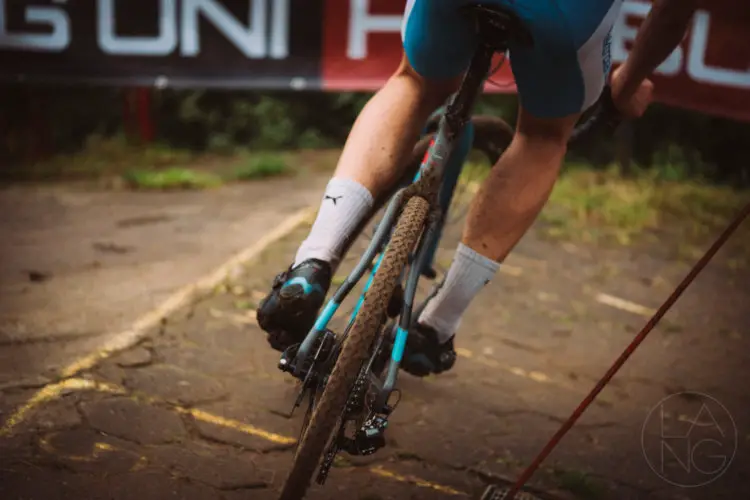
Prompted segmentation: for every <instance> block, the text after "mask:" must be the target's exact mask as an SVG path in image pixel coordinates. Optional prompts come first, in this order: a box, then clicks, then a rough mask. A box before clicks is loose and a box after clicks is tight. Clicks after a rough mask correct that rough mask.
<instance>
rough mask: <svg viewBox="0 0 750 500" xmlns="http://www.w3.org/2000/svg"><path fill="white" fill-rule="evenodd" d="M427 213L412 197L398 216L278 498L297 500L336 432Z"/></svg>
mask: <svg viewBox="0 0 750 500" xmlns="http://www.w3.org/2000/svg"><path fill="white" fill-rule="evenodd" d="M428 210H429V204H428V203H427V201H426V200H425V199H424V198H421V197H419V196H414V197H412V198H411V199H409V201H408V202H407V203H406V206H405V207H404V209H403V211H402V213H401V215H400V216H399V220H398V223H397V224H396V228H395V230H394V232H393V236H392V237H391V239H390V242H389V244H388V246H387V248H386V250H385V255H384V256H383V260H382V262H381V263H380V267H379V268H378V271H377V273H376V274H375V277H374V279H373V281H372V284H371V286H370V289H369V290H368V292H367V294H366V295H365V300H364V303H363V304H362V308H361V312H360V313H359V315H358V316H357V317H356V319H355V321H354V325H352V329H351V331H350V333H349V335H348V336H347V338H346V340H345V341H344V344H343V346H342V348H341V353H340V354H339V357H338V359H337V361H336V364H335V366H334V367H333V370H332V371H331V374H330V376H329V378H328V382H327V383H326V386H325V389H324V390H323V392H322V394H321V395H320V398H319V399H318V402H317V405H316V406H315V409H314V410H313V414H312V417H311V418H310V422H309V423H308V425H307V429H306V430H305V433H304V435H303V436H302V437H301V438H300V442H299V445H298V446H297V450H296V452H295V455H294V461H293V463H292V468H291V470H290V472H289V474H288V475H287V478H286V480H285V481H284V486H283V488H282V491H281V495H280V497H279V500H300V499H302V497H303V496H304V494H305V493H306V492H307V489H308V488H309V486H310V482H311V480H312V477H313V475H314V474H315V472H316V470H317V469H318V465H319V463H320V461H321V457H322V455H323V454H324V452H325V450H326V446H327V445H328V443H329V441H330V440H331V436H332V435H333V432H334V431H335V430H337V423H338V422H339V419H340V417H341V414H342V413H343V411H344V407H345V405H346V401H347V398H348V397H349V393H350V392H351V390H352V387H353V386H354V382H355V381H356V379H357V375H358V374H359V372H360V369H361V367H362V364H363V363H364V362H366V361H367V359H368V358H369V355H370V348H371V346H372V345H373V342H374V339H375V335H376V334H377V332H378V330H379V328H380V326H381V322H382V320H383V318H384V317H385V311H386V308H387V307H388V302H389V300H390V297H391V295H392V293H393V290H394V288H395V287H396V285H397V283H398V280H399V277H400V276H401V272H402V270H403V269H404V267H405V266H406V265H407V263H408V258H409V254H410V252H411V251H412V250H413V249H414V248H415V246H416V243H417V241H418V240H419V238H420V236H421V234H422V230H423V228H424V224H425V221H426V219H427V213H428Z"/></svg>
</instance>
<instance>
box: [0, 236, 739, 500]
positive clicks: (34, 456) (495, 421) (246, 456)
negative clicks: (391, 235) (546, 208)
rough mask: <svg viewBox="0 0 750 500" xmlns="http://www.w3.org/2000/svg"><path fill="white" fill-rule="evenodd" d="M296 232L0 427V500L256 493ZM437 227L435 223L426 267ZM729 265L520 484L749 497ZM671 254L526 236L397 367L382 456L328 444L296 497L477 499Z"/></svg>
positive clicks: (589, 380)
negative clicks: (313, 476)
mask: <svg viewBox="0 0 750 500" xmlns="http://www.w3.org/2000/svg"><path fill="white" fill-rule="evenodd" d="M306 230H307V228H306V227H302V228H300V229H299V230H297V231H296V232H294V233H293V234H291V235H290V236H289V237H288V238H286V239H284V240H283V241H281V242H279V243H277V244H275V245H274V246H273V247H272V248H269V249H268V250H267V251H266V252H265V253H264V254H263V255H262V256H260V257H259V258H258V259H256V260H255V261H253V262H252V263H250V264H249V265H248V266H247V269H246V273H245V274H244V275H243V276H241V277H238V278H236V279H235V280H233V281H232V282H230V283H227V284H226V285H223V286H221V287H218V288H217V289H216V290H215V293H214V294H213V295H211V296H210V297H207V298H205V299H204V300H201V301H200V302H198V303H196V304H194V305H193V306H192V307H191V308H189V309H188V310H185V311H182V312H180V313H179V314H177V315H175V316H174V317H171V318H169V320H168V321H166V322H165V323H164V324H163V325H162V326H161V328H160V329H159V330H158V331H155V332H154V333H153V335H150V336H149V337H148V338H146V339H144V340H143V341H142V342H141V343H139V344H138V345H136V346H134V347H133V348H131V349H129V350H127V351H125V352H122V353H120V354H118V355H116V356H114V357H112V358H109V359H107V360H105V361H103V362H102V363H100V364H99V365H98V366H97V367H96V368H94V369H92V370H89V371H87V372H85V373H82V374H79V375H78V376H76V377H74V378H72V379H69V380H67V381H63V382H61V383H59V384H57V385H55V386H52V387H48V388H47V390H46V392H45V393H44V395H43V396H41V397H39V401H37V404H35V405H34V407H33V408H29V410H28V412H26V413H24V414H23V418H20V419H19V420H18V422H16V423H14V425H13V427H12V429H10V430H9V431H8V432H6V433H5V435H4V436H2V437H0V498H3V499H13V500H16V499H18V500H20V499H33V500H37V499H38V500H53V499H68V498H71V499H72V498H76V499H79V498H87V499H138V500H151V499H167V498H179V499H201V500H203V499H208V500H212V499H223V500H234V499H259V500H262V499H272V498H275V494H276V492H277V488H278V487H279V486H280V481H281V480H282V479H283V477H284V475H285V473H286V470H287V468H288V466H289V464H290V460H291V458H292V450H293V446H294V441H295V439H296V437H297V435H298V431H299V426H300V422H301V417H302V411H298V412H297V413H296V414H295V415H294V416H292V417H291V418H289V417H288V416H287V413H288V412H289V410H290V409H291V407H292V402H293V400H294V398H295V396H296V384H295V383H294V382H293V380H292V379H291V378H290V377H289V376H287V375H284V374H283V373H281V372H280V371H279V370H278V369H277V368H276V363H277V361H278V355H277V354H276V353H275V352H273V351H271V350H270V349H269V348H268V347H267V345H266V343H265V339H264V338H263V335H262V332H260V330H259V329H258V327H257V326H256V324H255V312H254V308H255V307H256V305H257V303H258V301H259V299H260V298H261V297H262V295H263V294H264V293H265V291H266V289H267V287H268V286H269V284H270V281H271V279H272V278H273V276H274V275H275V273H276V272H278V271H280V270H282V269H283V268H285V267H286V266H287V264H288V262H289V260H290V259H291V258H292V255H293V253H294V251H295V249H296V246H297V244H298V243H299V241H300V240H301V238H302V237H303V236H304V234H305V232H306ZM459 231H460V228H458V227H450V228H449V229H448V231H447V232H446V235H445V237H444V240H443V248H442V249H441V252H440V254H439V257H438V262H439V264H440V265H441V267H442V268H444V267H445V266H446V265H447V264H448V263H449V262H450V257H451V253H452V249H453V248H454V247H455V243H456V241H457V239H458V237H459ZM363 245H364V242H363V241H359V242H358V243H357V244H356V245H355V246H354V248H353V250H352V251H351V252H350V255H349V257H348V258H347V260H346V261H345V263H344V265H343V266H342V270H341V273H342V274H343V273H344V272H345V271H346V270H347V269H349V268H351V266H353V264H354V257H355V256H357V255H359V251H360V250H361V249H362V248H363ZM729 257H730V256H729V255H725V254H724V253H722V254H719V255H718V256H717V258H716V259H715V261H714V262H712V263H711V264H710V265H709V266H708V268H707V269H706V270H705V271H704V273H703V274H702V275H701V276H700V277H699V278H698V279H697V280H696V282H695V283H694V284H693V285H692V286H691V287H690V288H689V289H688V290H687V291H686V292H685V294H684V295H683V296H682V298H681V299H680V300H679V301H678V302H677V304H676V305H675V307H674V308H673V309H672V310H671V311H670V312H669V313H668V314H667V316H666V317H665V318H664V320H663V321H662V322H661V323H660V324H659V325H658V326H657V327H656V329H655V330H654V331H653V333H652V334H651V336H650V337H649V338H648V339H647V340H646V342H645V343H644V344H643V345H642V346H641V348H640V349H639V350H638V351H637V352H636V353H635V354H634V355H633V356H632V358H631V359H630V360H629V361H628V362H627V363H626V365H625V367H624V368H623V369H622V370H621V371H620V372H619V373H618V375H617V376H616V377H615V379H614V380H613V381H612V383H611V384H610V385H609V386H608V387H607V388H605V389H604V391H603V392H602V393H601V395H600V396H599V397H598V398H597V399H596V401H595V402H594V404H593V405H592V406H591V407H590V409H589V410H588V411H587V412H586V413H585V414H584V415H583V417H582V418H581V420H580V421H579V423H578V424H577V425H576V426H575V427H574V428H573V429H572V430H571V431H570V432H569V434H568V435H567V436H566V437H565V438H564V439H563V441H562V443H561V444H560V445H559V446H558V448H557V449H556V450H555V451H554V452H553V453H552V454H551V456H550V457H549V458H548V460H547V461H546V462H545V463H544V464H543V467H542V468H541V470H540V471H539V472H538V473H537V474H535V475H534V477H533V478H532V481H531V482H530V484H531V485H532V486H533V487H535V488H537V492H538V494H539V495H540V496H546V497H547V498H580V499H600V498H601V499H624V500H629V499H633V500H635V499H638V500H641V499H654V500H684V499H691V500H695V499H729V498H732V499H735V498H749V497H750V481H748V479H749V478H748V476H749V475H750V453H749V452H748V446H749V445H750V395H749V394H748V391H747V385H746V381H747V380H748V375H749V374H750V368H749V367H750V321H748V319H750V317H749V315H750V310H749V309H748V307H747V304H748V296H749V295H750V290H748V289H747V287H746V284H747V279H748V276H749V275H750V273H749V272H748V271H747V270H736V269H730V268H729V267H728V266H727V265H726V262H727V261H728V259H729ZM690 264H691V263H690V262H685V261H680V260H675V259H672V258H668V257H665V255H664V254H663V253H659V252H656V251H648V249H617V248H597V247H594V246H591V245H589V246H586V245H575V244H572V243H560V242H553V241H548V240H546V239H544V238H542V237H541V236H539V235H538V234H537V233H536V232H532V233H530V234H529V235H528V236H527V237H526V238H524V240H523V241H522V242H521V244H520V245H519V246H518V248H517V249H516V251H515V252H514V253H513V255H512V256H511V257H510V258H509V259H508V260H507V262H506V263H505V265H504V266H503V267H502V269H501V272H500V273H499V275H498V277H497V278H496V279H495V280H494V281H493V282H492V283H491V284H490V285H489V286H488V287H487V288H486V289H485V290H484V291H483V292H482V293H481V294H480V296H479V297H478V299H477V301H476V302H475V304H474V305H473V306H472V308H471V309H470V311H469V313H468V314H467V317H466V318H465V320H464V323H463V325H462V327H461V330H460V332H459V334H458V337H457V348H458V351H459V361H458V363H457V365H456V367H455V369H454V370H453V371H451V372H449V373H446V374H444V375H441V376H439V377H430V378H427V379H423V380H421V379H416V378H413V377H410V376H409V375H407V374H403V375H402V376H401V377H400V379H399V383H400V389H401V391H402V394H401V396H402V398H401V401H400V403H399V406H398V408H397V409H396V411H395V412H394V415H393V417H392V419H391V426H390V428H389V430H388V433H387V441H388V445H387V447H386V448H384V449H382V450H380V451H379V452H378V453H376V454H375V455H373V456H371V457H367V458H361V457H360V458H354V457H349V456H346V455H342V456H341V457H340V459H339V460H337V462H336V464H335V468H334V469H333V471H332V472H331V475H330V476H329V479H328V482H327V484H326V485H325V486H323V487H319V486H316V487H314V488H312V490H311V491H310V493H309V495H308V498H311V499H328V498H339V497H341V498H353V499H362V500H365V499H368V500H377V499H391V498H392V499H448V498H478V495H479V494H480V493H481V492H482V490H483V489H484V487H485V486H486V485H487V484H489V483H499V484H507V481H508V480H511V479H513V478H515V477H517V475H518V474H519V473H520V471H521V470H522V469H523V468H524V467H525V466H526V465H527V464H528V463H529V462H530V461H531V460H532V459H533V458H534V456H535V455H536V453H538V452H539V451H540V450H541V448H542V447H543V446H544V445H545V443H546V442H547V441H548V440H549V438H550V437H551V436H552V435H553V434H554V433H555V431H556V430H557V429H558V428H559V427H560V425H561V423H562V422H563V421H564V419H565V418H566V417H567V416H568V415H569V414H570V413H571V411H573V409H574V408H575V407H576V406H577V405H578V404H579V402H580V401H581V400H582V399H583V397H584V396H585V395H586V394H587V393H588V391H589V390H590V389H591V388H592V387H593V385H594V384H595V383H596V381H597V380H598V378H599V377H601V375H602V374H603V373H604V372H605V371H606V370H607V368H608V367H609V365H610V364H611V363H612V362H613V361H614V359H615V358H616V357H617V356H618V355H619V354H620V352H621V351H622V350H623V349H624V348H625V346H626V345H627V344H628V343H629V341H630V340H631V339H632V338H633V336H634V335H635V334H636V333H637V331H638V330H639V329H640V328H641V327H642V326H643V325H644V324H645V323H646V321H647V320H648V316H649V312H650V311H652V310H653V309H655V308H657V307H658V306H659V305H660V303H661V302H662V301H663V300H664V299H665V298H666V297H667V295H668V294H669V293H670V292H671V290H672V289H673V288H674V287H675V286H676V285H677V283H678V282H679V280H680V279H681V278H682V277H683V276H684V275H685V274H686V273H687V272H688V270H689V267H690ZM429 286H430V283H429V282H423V284H422V296H424V293H425V292H426V291H427V290H428V287H429ZM352 302H353V296H352V300H350V301H349V302H348V303H346V304H345V305H344V306H343V309H342V312H347V311H348V310H349V309H350V306H351V305H352ZM346 316H347V315H346V314H342V315H340V319H339V320H338V323H337V324H336V325H335V326H336V327H339V328H340V326H341V325H342V322H343V321H344V319H345V318H346ZM33 394H35V392H34V390H32V389H29V388H18V387H17V388H14V389H12V390H6V391H5V392H4V393H3V402H2V404H1V405H0V406H1V407H2V408H4V409H5V410H6V413H5V414H6V415H7V414H8V409H9V408H19V407H21V408H22V407H23V404H24V403H25V402H26V401H28V400H29V398H30V397H32V395H33ZM665 398H666V399H665ZM6 428H7V421H6ZM722 457H723V458H722ZM703 483H707V484H703Z"/></svg>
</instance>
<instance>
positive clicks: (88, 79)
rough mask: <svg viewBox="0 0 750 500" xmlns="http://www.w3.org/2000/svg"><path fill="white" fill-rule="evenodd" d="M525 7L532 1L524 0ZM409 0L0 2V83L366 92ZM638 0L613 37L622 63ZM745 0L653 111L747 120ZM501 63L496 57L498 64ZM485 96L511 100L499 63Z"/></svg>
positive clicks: (707, 30) (666, 84)
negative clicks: (668, 108)
mask: <svg viewBox="0 0 750 500" xmlns="http://www.w3.org/2000/svg"><path fill="white" fill-rule="evenodd" d="M527 1H533V0H527ZM404 3H405V0H75V1H72V0H0V78H2V80H4V81H15V82H19V81H20V82H43V83H87V84H105V85H117V86H141V87H142V86H146V87H151V86H156V87H183V88H184V87H189V88H227V89H229V88H248V89H269V90H270V89H285V88H286V89H289V88H291V89H297V90H304V89H324V90H330V91H344V90H351V91H373V90H376V89H378V88H379V87H380V86H381V85H383V83H384V82H385V80H386V79H387V78H388V77H389V76H390V75H391V74H392V72H393V71H394V70H395V69H396V67H397V66H398V64H399V61H400V58H401V35H400V31H401V24H402V12H403V8H404ZM649 9H650V3H649V2H648V1H646V0H627V1H625V2H624V3H623V8H622V13H621V15H620V17H619V19H618V20H617V22H616V25H615V27H614V29H613V32H612V39H611V45H610V51H611V57H612V62H613V64H614V65H617V64H619V63H621V62H622V61H623V60H624V59H625V58H626V57H627V54H628V51H629V50H630V48H631V47H632V41H633V39H634V38H635V35H636V33H637V29H638V26H639V25H640V23H641V22H642V20H643V19H644V18H645V16H646V15H647V14H648V11H649ZM748 33H750V1H748V0H704V1H703V2H702V5H701V8H700V10H699V11H698V12H697V13H696V15H695V17H694V19H693V23H692V26H691V29H690V31H689V33H688V34H687V35H686V37H685V39H684V40H683V43H682V44H681V46H680V47H679V48H678V49H677V50H675V51H674V52H673V53H672V55H671V56H670V57H669V58H668V59H667V60H666V61H665V62H664V63H663V64H662V65H661V66H660V67H659V69H658V70H657V72H656V74H655V76H654V80H655V83H656V86H657V87H656V88H657V99H658V100H659V101H661V102H664V103H667V104H670V105H674V106H679V107H683V108H689V109H693V110H696V111H700V112H704V113H708V114H713V115H717V116H723V117H728V118H733V119H738V120H745V121H750V35H749V34H748ZM500 57H501V55H498V56H497V59H498V61H499V59H500ZM491 80H492V82H491V83H488V84H487V86H486V91H487V92H507V93H513V92H516V88H515V85H514V81H513V73H512V61H511V60H507V61H506V63H505V64H503V65H502V67H501V68H500V69H499V71H498V72H497V73H495V74H494V75H493V77H492V78H491Z"/></svg>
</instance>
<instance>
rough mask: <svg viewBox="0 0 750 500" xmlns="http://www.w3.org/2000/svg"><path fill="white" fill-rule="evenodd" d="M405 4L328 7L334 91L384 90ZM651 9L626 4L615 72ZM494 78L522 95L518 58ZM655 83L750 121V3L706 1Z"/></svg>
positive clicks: (344, 1) (615, 33)
mask: <svg viewBox="0 0 750 500" xmlns="http://www.w3.org/2000/svg"><path fill="white" fill-rule="evenodd" d="M403 5H404V0H327V1H326V18H325V21H324V22H325V26H326V29H325V37H326V38H325V43H324V44H323V50H324V52H323V66H322V68H323V83H324V85H325V87H326V88H328V89H331V90H344V89H346V90H365V89H367V90H375V89H377V88H379V87H380V86H381V85H382V84H383V82H384V80H385V79H386V78H388V77H389V76H390V75H391V73H392V72H393V71H394V70H395V69H396V67H397V66H398V64H399V61H400V59H401V45H400V42H401V32H400V30H401V19H402V12H403ZM650 8H651V3H650V2H648V1H636V0H626V1H625V2H623V6H622V11H621V15H620V17H619V18H618V20H617V22H616V23H615V26H614V27H613V30H612V39H611V46H610V51H611V57H612V63H613V66H614V67H616V66H617V65H619V64H620V63H622V62H623V61H624V60H625V58H626V57H627V55H628V52H629V51H630V48H631V47H632V42H633V40H634V39H635V36H636V33H637V30H638V27H639V26H640V24H641V22H642V21H643V19H644V18H645V17H646V15H647V14H648V12H649V10H650ZM496 59H497V58H496ZM497 60H498V61H499V59H497ZM491 80H492V82H488V83H487V85H486V86H485V91H487V92H516V87H515V84H514V80H513V73H512V62H511V61H510V60H507V61H506V63H505V64H503V66H501V68H500V69H499V70H498V71H497V73H495V74H494V76H493V77H492V79H491ZM653 80H654V83H655V85H656V96H657V99H658V100H659V101H661V102H664V103H666V104H670V105H673V106H679V107H684V108H689V109H693V110H696V111H700V112H704V113H708V114H714V115H720V116H724V117H728V118H734V119H738V120H745V121H750V1H748V0H704V1H703V2H702V5H701V8H700V10H699V11H698V12H697V13H696V15H695V17H694V19H693V23H692V26H691V28H690V31H689V33H688V34H687V35H686V37H685V39H684V40H683V42H682V44H681V45H680V47H678V48H677V49H676V50H675V51H674V52H673V53H672V54H671V56H670V57H669V58H667V60H666V61H664V63H663V64H662V65H661V66H660V67H659V68H658V70H657V72H656V74H655V75H654V78H653Z"/></svg>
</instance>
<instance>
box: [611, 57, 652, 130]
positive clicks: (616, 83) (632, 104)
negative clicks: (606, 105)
mask: <svg viewBox="0 0 750 500" xmlns="http://www.w3.org/2000/svg"><path fill="white" fill-rule="evenodd" d="M621 69H622V66H619V67H618V68H617V69H615V70H614V71H613V72H612V80H611V89H612V101H613V102H614V103H615V106H616V107H617V110H618V111H619V112H620V113H622V114H623V116H624V117H625V118H640V117H641V116H643V113H645V112H646V109H648V107H649V105H650V104H651V102H652V101H653V100H654V83H653V82H652V81H651V80H649V79H645V80H643V82H641V85H640V86H639V87H638V89H637V90H636V91H635V93H633V94H632V95H624V94H623V92H622V86H623V82H622V80H623V79H622V74H621V73H620V70H621Z"/></svg>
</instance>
